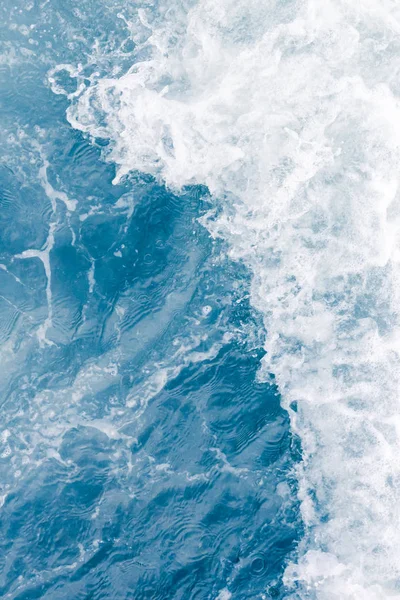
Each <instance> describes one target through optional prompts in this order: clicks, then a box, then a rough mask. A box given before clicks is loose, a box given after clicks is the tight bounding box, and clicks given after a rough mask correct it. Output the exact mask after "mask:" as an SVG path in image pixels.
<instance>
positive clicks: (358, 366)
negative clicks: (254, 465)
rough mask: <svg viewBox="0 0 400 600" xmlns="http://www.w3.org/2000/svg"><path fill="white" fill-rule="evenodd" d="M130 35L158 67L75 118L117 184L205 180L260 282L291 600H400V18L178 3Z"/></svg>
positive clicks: (348, 7)
mask: <svg viewBox="0 0 400 600" xmlns="http://www.w3.org/2000/svg"><path fill="white" fill-rule="evenodd" d="M130 28H131V31H132V32H133V35H134V36H135V35H136V36H137V37H136V42H137V43H138V56H140V55H141V56H145V57H146V58H145V59H144V60H143V59H142V60H141V61H139V62H137V63H136V64H134V65H133V66H132V68H131V69H130V71H129V72H127V73H126V74H124V75H122V76H119V77H110V78H100V79H98V80H97V81H94V80H92V82H91V85H90V87H88V88H87V89H86V91H85V92H83V94H82V95H81V96H80V97H79V98H78V99H73V100H72V104H71V107H70V108H69V111H68V118H69V120H70V122H71V124H72V125H73V126H74V127H77V128H78V129H81V130H82V131H85V132H89V133H90V134H91V135H93V136H97V137H107V138H110V139H111V140H112V144H111V150H110V151H109V158H110V159H111V160H113V161H114V162H115V163H116V164H117V166H118V172H117V180H118V179H120V178H121V177H122V176H124V175H125V174H126V173H128V172H129V171H131V170H135V169H138V170H141V171H145V172H149V173H152V174H153V175H155V176H156V177H158V178H160V179H162V180H164V181H165V182H166V183H167V185H169V186H171V187H173V188H174V189H177V188H178V189H179V188H181V187H182V186H184V185H187V184H191V183H200V184H206V185H207V186H208V187H209V189H210V191H211V192H212V194H213V195H214V196H215V198H216V202H217V201H218V203H219V204H220V210H219V212H218V216H210V218H209V219H208V221H207V226H208V227H209V229H210V231H211V233H212V234H213V235H214V236H222V237H223V238H224V239H226V240H227V241H228V242H229V245H230V248H231V250H230V253H231V256H232V257H233V258H235V259H238V260H243V261H244V262H245V263H246V264H247V265H248V267H249V269H250V270H251V272H252V274H253V282H252V302H253V305H254V306H255V307H256V308H257V309H259V310H260V311H261V312H262V313H263V315H264V321H265V327H266V329H267V330H268V333H269V335H268V340H267V342H266V350H267V356H266V359H265V363H264V372H265V373H268V372H273V373H274V374H275V375H276V378H277V381H278V383H279V386H280V390H281V393H282V397H283V402H284V405H285V407H287V408H288V410H289V412H290V415H291V421H292V426H293V429H294V430H295V431H296V432H298V433H299V434H300V436H301V440H302V447H303V455H304V460H303V463H302V465H301V467H300V468H299V472H298V477H299V487H300V489H299V494H300V499H301V501H302V515H303V519H304V522H305V524H306V528H307V534H306V536H305V539H304V541H303V543H302V546H301V548H300V551H299V557H298V559H297V560H296V561H295V562H293V563H292V564H290V565H289V566H288V567H287V569H286V574H285V581H286V584H287V586H288V589H289V592H288V594H289V595H290V597H293V598H318V599H322V600H331V599H332V600H333V599H339V598H340V599H341V600H344V599H353V600H355V599H357V600H381V599H383V598H388V597H392V596H393V597H394V598H400V551H399V539H400V515H399V508H398V507H399V489H400V452H399V442H400V418H399V393H398V391H399V383H400V371H399V366H400V362H399V350H400V319H399V314H398V306H399V300H400V286H399V277H400V268H399V260H400V254H399V249H398V248H399V246H398V244H399V236H400V221H399V217H400V203H399V175H398V166H399V159H400V145H399V144H400V104H399V101H398V94H399V90H400V78H399V73H400V6H399V4H398V2H395V1H392V0H380V1H378V0H362V1H361V2H353V1H351V0H324V2H323V3H321V2H318V1H317V0H315V1H313V0H305V1H303V2H302V1H300V0H299V1H296V0H289V1H287V2H284V1H282V0H267V1H266V2H264V3H263V6H260V3H259V2H256V1H255V0H218V1H217V0H198V1H197V2H194V1H192V2H184V0H173V1H172V2H171V1H169V2H167V3H166V4H165V5H163V4H162V3H161V4H160V5H158V6H157V7H154V6H153V7H152V8H147V9H144V8H143V9H140V10H139V11H138V18H137V22H134V23H131V24H130Z"/></svg>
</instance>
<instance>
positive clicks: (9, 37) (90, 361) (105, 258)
mask: <svg viewBox="0 0 400 600" xmlns="http://www.w3.org/2000/svg"><path fill="white" fill-rule="evenodd" d="M120 8H121V7H120ZM1 9H2V11H1V21H2V37H3V50H2V52H3V56H2V63H1V89H2V107H1V121H0V126H1V131H2V135H1V153H2V157H3V161H2V166H1V170H0V190H1V195H0V230H1V233H0V339H1V363H2V369H1V372H0V397H1V407H2V411H1V415H2V416H1V435H0V473H1V477H0V499H1V510H0V532H1V533H0V571H1V575H0V595H1V597H3V598H15V599H17V598H18V599H20V600H22V599H24V600H25V599H26V600H28V599H33V598H44V599H49V600H50V599H51V600H55V599H65V598H71V599H78V598H82V599H87V600H89V598H98V599H105V598H110V599H111V598H112V599H115V600H117V599H118V600H123V599H129V598H132V599H133V598H134V599H135V600H140V599H156V598H159V599H167V598H171V599H172V598H174V599H178V598H182V599H189V598H190V599H192V598H193V599H195V598H196V599H199V600H200V599H208V598H209V599H216V598H221V599H227V598H230V597H232V598H235V599H244V598H256V597H259V598H261V597H262V598H280V597H282V595H283V593H284V590H283V587H282V573H283V570H284V567H285V564H286V562H287V558H288V556H290V554H291V553H292V552H293V551H294V550H295V547H296V541H297V540H298V538H299V535H300V532H301V520H300V517H299V510H298V503H297V500H296V489H297V487H296V486H297V484H296V480H295V477H294V475H293V472H292V469H293V465H294V464H295V462H296V461H297V460H298V452H299V450H298V443H297V442H296V441H295V440H294V437H293V435H292V434H291V432H290V428H289V421H288V415H287V413H286V411H285V410H283V408H282V407H281V405H280V397H279V394H278V391H277V387H276V386H275V384H274V382H273V380H272V381H271V382H270V383H266V382H262V381H259V380H258V378H257V372H258V370H259V366H260V360H261V358H262V356H263V355H264V354H265V351H264V349H263V345H264V341H265V334H264V329H263V325H262V319H261V316H260V314H259V313H258V312H257V311H256V310H255V309H253V308H252V307H251V305H250V303H249V286H250V275H249V272H248V270H247V269H246V268H245V266H243V265H240V264H238V263H236V262H234V261H233V260H232V259H231V258H229V256H228V254H227V246H226V244H225V243H224V242H223V241H220V240H213V239H212V238H211V237H210V234H209V232H208V231H207V230H206V228H205V227H204V226H203V225H202V224H201V223H200V222H199V219H200V218H201V217H202V216H203V215H204V214H206V213H207V212H208V211H210V209H211V208H212V207H213V202H212V199H211V198H210V195H209V193H208V191H207V189H206V187H204V186H199V185H197V186H193V185H192V186H187V187H186V188H185V189H184V190H183V191H181V192H180V193H173V192H171V191H169V190H167V189H166V187H165V186H163V185H162V183H157V181H155V180H154V179H153V178H152V177H151V176H148V175H145V174H143V173H140V172H133V173H132V174H130V175H129V177H127V178H125V180H124V181H121V182H120V183H119V184H117V185H113V183H112V181H113V180H114V178H115V166H114V165H113V164H112V163H109V162H108V163H107V162H105V161H104V159H103V158H102V152H104V149H105V148H106V147H107V143H108V142H107V140H106V139H101V138H97V139H92V140H90V139H88V137H87V136H85V135H84V134H83V133H81V132H79V131H77V130H75V129H73V128H72V127H71V125H70V124H69V123H68V121H67V119H66V114H65V113H66V110H67V108H68V106H69V104H70V100H69V99H68V98H67V97H66V95H65V94H64V92H66V93H73V92H74V91H75V89H76V83H75V79H74V78H73V77H72V76H71V73H70V72H68V71H67V70H65V69H64V70H63V69H61V70H58V71H57V72H56V74H55V75H54V76H53V75H52V71H51V69H54V67H55V66H56V65H59V64H67V63H68V64H72V63H76V64H78V63H79V62H80V61H85V60H86V61H87V60H88V58H87V57H88V56H89V54H90V55H91V56H92V58H91V64H89V66H87V67H86V70H87V77H89V76H90V71H95V70H98V71H99V72H102V73H106V72H108V71H109V70H112V69H114V68H115V66H116V65H118V67H119V68H121V69H123V68H126V67H127V66H128V65H130V64H131V63H132V62H133V60H134V59H133V51H134V44H133V43H132V42H130V41H129V36H128V32H127V29H126V25H125V22H124V21H123V20H122V19H121V18H119V17H118V16H117V12H118V7H116V6H114V4H113V3H108V4H107V3H102V2H100V0H96V1H94V2H87V3H85V4H84V5H82V3H78V2H73V1H70V0H68V1H67V2H64V1H63V2H56V1H50V2H47V3H46V2H42V3H39V2H31V3H29V2H26V1H25V0H24V2H12V3H9V2H3V4H2V6H1ZM94 45H95V47H97V48H98V53H97V56H96V52H94V51H93V47H94ZM93 55H94V58H93ZM135 60H137V58H136V59H135ZM89 62H90V61H89ZM49 80H50V81H49ZM56 86H59V88H56ZM52 88H53V89H52ZM55 88H56V91H57V90H58V89H62V91H63V93H60V94H57V93H54V89H55ZM230 594H231V595H230Z"/></svg>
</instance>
